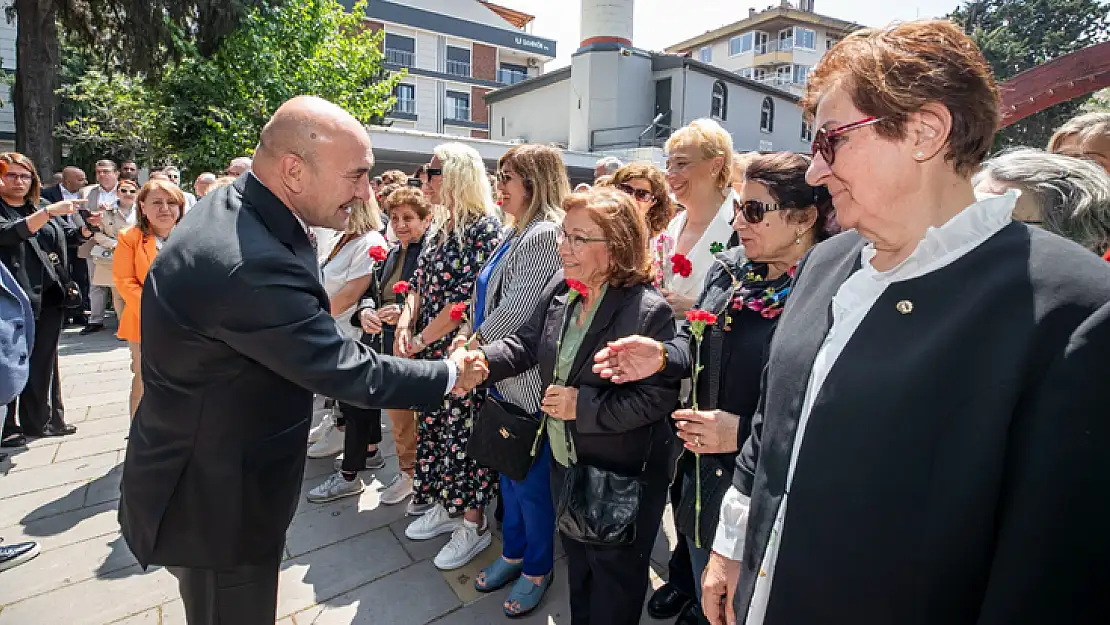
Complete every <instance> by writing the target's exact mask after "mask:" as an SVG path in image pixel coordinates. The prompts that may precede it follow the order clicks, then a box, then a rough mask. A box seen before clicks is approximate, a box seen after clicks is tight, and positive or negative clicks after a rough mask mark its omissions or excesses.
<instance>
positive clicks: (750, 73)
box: [736, 67, 755, 80]
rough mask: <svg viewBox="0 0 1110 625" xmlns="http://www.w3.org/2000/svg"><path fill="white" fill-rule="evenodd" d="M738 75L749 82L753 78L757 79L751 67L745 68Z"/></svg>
mask: <svg viewBox="0 0 1110 625" xmlns="http://www.w3.org/2000/svg"><path fill="white" fill-rule="evenodd" d="M736 73H737V74H740V77H741V78H747V79H749V80H751V79H752V78H754V77H755V70H753V69H752V68H750V67H745V68H744V69H742V70H740V71H738V72H736Z"/></svg>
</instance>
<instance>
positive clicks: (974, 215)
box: [713, 191, 1018, 625]
mask: <svg viewBox="0 0 1110 625" xmlns="http://www.w3.org/2000/svg"><path fill="white" fill-rule="evenodd" d="M1017 198H1018V193H1017V192H1016V191H1012V192H1009V193H1007V194H1006V195H1001V196H984V197H983V198H981V199H979V200H978V201H977V202H975V203H974V204H972V205H971V206H969V207H968V208H967V209H965V210H963V211H961V212H960V213H959V214H958V215H956V216H955V217H953V218H952V219H950V220H949V221H948V222H947V223H945V224H944V225H942V226H940V227H939V228H929V229H928V230H927V231H926V232H925V237H924V238H923V239H922V240H921V242H920V243H918V245H917V247H916V248H915V249H914V251H913V253H912V254H910V256H909V257H908V258H907V259H906V260H904V261H903V262H901V263H900V264H899V265H898V266H897V267H894V268H893V269H891V270H889V271H878V270H877V269H875V268H874V267H873V266H872V265H871V261H872V260H873V259H874V258H875V247H874V245H871V244H868V245H867V246H865V247H864V248H863V250H862V251H861V252H860V260H861V267H860V270H859V271H857V272H855V273H854V274H852V275H851V276H849V278H848V279H847V280H845V281H844V284H842V285H840V288H839V289H838V290H837V292H836V295H835V296H834V297H833V301H832V313H833V323H832V327H831V328H830V329H829V332H828V334H827V335H826V336H825V341H824V343H823V344H822V345H821V349H820V350H819V351H818V352H817V357H816V359H815V360H814V362H813V369H812V371H811V372H810V376H809V384H808V386H807V387H806V396H805V400H804V402H803V403H802V412H801V416H800V418H799V420H798V429H797V432H796V434H795V436H794V446H793V450H792V452H791V456H790V466H789V469H788V471H787V476H786V492H785V494H784V495H783V498H782V501H781V503H780V504H779V509H778V512H777V514H776V516H775V521H774V524H773V525H772V526H771V538H770V540H768V542H767V548H766V550H765V551H764V555H763V560H762V563H761V566H760V569H759V577H758V578H757V579H756V584H755V590H754V593H753V595H752V601H751V605H750V608H749V610H748V617H747V620H746V621H745V623H746V625H762V623H763V619H764V617H765V616H766V613H767V605H768V602H769V600H770V596H771V584H772V582H773V581H774V573H775V563H776V562H777V561H778V555H779V549H780V547H781V545H782V540H783V529H784V527H785V524H786V509H787V503H788V500H789V498H790V494H789V493H790V485H791V484H792V483H793V480H794V469H795V467H796V466H797V463H798V455H799V451H800V450H801V446H802V440H803V438H804V437H805V430H806V425H807V424H808V422H809V417H810V413H811V412H812V410H813V403H814V401H815V399H816V397H817V394H818V392H819V391H820V390H821V387H822V385H824V382H825V378H826V377H827V376H828V374H829V371H830V370H831V369H832V367H833V365H834V364H836V360H837V358H839V356H840V354H841V352H842V351H843V350H844V348H845V347H846V346H847V344H848V342H849V341H850V340H851V338H852V336H853V335H854V334H855V332H856V330H857V329H858V328H859V326H860V324H861V323H862V322H863V319H864V318H865V317H866V316H867V314H868V313H869V312H870V310H871V308H872V307H873V306H874V305H875V302H877V301H878V300H879V297H881V296H882V294H883V292H884V291H886V288H887V287H888V286H890V285H891V284H893V283H895V282H902V281H905V280H911V279H914V278H919V277H921V276H924V275H927V274H929V273H932V272H934V271H937V270H939V269H942V268H944V267H946V266H948V265H950V264H952V263H953V262H955V261H956V260H958V259H960V258H961V257H963V256H964V255H966V254H967V253H968V252H970V251H971V250H973V249H975V248H977V247H979V246H980V245H982V244H983V243H984V242H986V241H987V239H989V238H991V237H992V236H994V235H995V234H997V233H998V231H1000V230H1002V229H1003V228H1005V227H1006V226H1007V225H1009V224H1010V222H1011V220H1012V217H1013V212H1014V205H1015V204H1016V202H1017ZM750 506H751V498H750V497H748V496H746V495H743V494H741V493H740V491H739V490H737V489H736V487H735V486H734V487H731V488H729V490H728V493H727V494H726V495H725V498H724V501H723V502H722V504H721V513H720V519H719V521H720V522H719V525H718V529H717V534H716V536H715V537H714V541H713V550H714V551H716V552H717V553H719V554H721V555H723V556H725V557H727V558H729V559H731V560H740V559H741V558H742V556H743V552H744V535H745V533H746V531H747V524H748V513H749V508H750Z"/></svg>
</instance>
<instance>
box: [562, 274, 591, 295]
mask: <svg viewBox="0 0 1110 625" xmlns="http://www.w3.org/2000/svg"><path fill="white" fill-rule="evenodd" d="M567 286H569V287H570V288H571V290H572V291H577V292H578V294H579V295H581V296H582V297H589V295H590V287H588V286H586V284H585V283H584V282H581V281H579V280H575V279H573V278H568V279H567Z"/></svg>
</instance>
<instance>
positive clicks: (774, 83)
mask: <svg viewBox="0 0 1110 625" xmlns="http://www.w3.org/2000/svg"><path fill="white" fill-rule="evenodd" d="M756 82H758V83H762V84H764V85H767V86H769V87H777V88H779V89H805V86H806V85H805V83H801V82H795V81H794V79H793V78H791V77H788V76H766V77H764V78H757V79H756Z"/></svg>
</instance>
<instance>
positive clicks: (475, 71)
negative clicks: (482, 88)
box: [470, 43, 497, 80]
mask: <svg viewBox="0 0 1110 625" xmlns="http://www.w3.org/2000/svg"><path fill="white" fill-rule="evenodd" d="M470 56H471V58H470V64H471V69H470V72H471V75H472V76H474V77H475V78H481V79H482V80H497V48H494V47H493V46H487V45H483V44H480V43H475V44H474V46H473V49H472V50H471V52H470Z"/></svg>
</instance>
